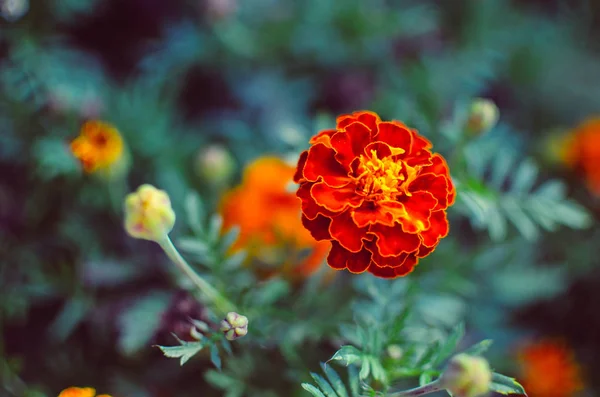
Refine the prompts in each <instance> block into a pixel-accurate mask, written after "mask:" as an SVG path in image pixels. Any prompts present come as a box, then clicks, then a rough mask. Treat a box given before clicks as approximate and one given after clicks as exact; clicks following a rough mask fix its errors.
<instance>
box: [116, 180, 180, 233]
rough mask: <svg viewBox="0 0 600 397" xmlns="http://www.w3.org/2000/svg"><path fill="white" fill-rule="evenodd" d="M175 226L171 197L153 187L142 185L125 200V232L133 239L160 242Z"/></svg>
mask: <svg viewBox="0 0 600 397" xmlns="http://www.w3.org/2000/svg"><path fill="white" fill-rule="evenodd" d="M174 224H175V212H174V211H173V208H172V207H171V200H170V199H169V195H168V194H167V193H166V192H165V191H164V190H159V189H157V188H155V187H154V186H152V185H148V184H145V185H142V186H140V187H139V188H138V190H137V191H136V192H134V193H130V194H128V195H127V197H126V198H125V230H127V233H129V235H130V236H131V237H134V238H141V239H144V240H150V241H159V240H161V239H162V238H164V237H165V236H166V235H168V234H169V233H170V232H171V230H172V229H173V225H174Z"/></svg>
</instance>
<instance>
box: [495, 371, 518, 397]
mask: <svg viewBox="0 0 600 397" xmlns="http://www.w3.org/2000/svg"><path fill="white" fill-rule="evenodd" d="M490 390H492V391H494V392H496V393H500V394H503V395H508V394H523V395H525V396H526V395H527V393H526V392H525V389H523V386H521V385H520V384H519V382H517V381H516V380H515V379H513V378H510V377H508V376H504V375H500V374H497V373H495V372H494V373H493V374H492V384H491V385H490Z"/></svg>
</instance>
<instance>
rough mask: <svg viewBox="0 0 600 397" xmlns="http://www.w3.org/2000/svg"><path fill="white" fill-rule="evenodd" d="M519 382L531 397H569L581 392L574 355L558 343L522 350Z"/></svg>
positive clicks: (550, 342) (578, 372)
mask: <svg viewBox="0 0 600 397" xmlns="http://www.w3.org/2000/svg"><path fill="white" fill-rule="evenodd" d="M517 357H518V360H519V367H520V374H521V375H520V378H519V381H520V382H521V384H522V385H523V387H524V388H525V390H527V394H528V395H529V396H531V397H571V396H573V395H575V394H576V393H577V392H578V391H580V390H581V389H583V381H582V376H581V370H580V367H579V365H578V364H577V362H576V361H575V357H574V355H573V352H572V351H571V350H570V349H569V348H568V347H567V346H566V345H565V344H564V343H563V342H561V341H558V340H552V339H544V340H541V341H538V342H535V343H531V344H528V345H525V346H523V347H521V348H520V349H519V351H518V354H517Z"/></svg>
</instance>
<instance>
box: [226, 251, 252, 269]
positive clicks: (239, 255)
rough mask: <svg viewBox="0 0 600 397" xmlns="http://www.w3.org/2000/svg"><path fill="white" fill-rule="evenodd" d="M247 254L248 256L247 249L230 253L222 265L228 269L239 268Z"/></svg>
mask: <svg viewBox="0 0 600 397" xmlns="http://www.w3.org/2000/svg"><path fill="white" fill-rule="evenodd" d="M247 256H248V253H247V252H246V251H239V252H236V253H235V254H233V255H229V256H228V257H227V258H225V260H223V262H221V264H220V266H221V267H222V268H223V269H228V270H234V269H237V268H239V267H240V266H241V265H242V263H243V262H244V260H246V257H247Z"/></svg>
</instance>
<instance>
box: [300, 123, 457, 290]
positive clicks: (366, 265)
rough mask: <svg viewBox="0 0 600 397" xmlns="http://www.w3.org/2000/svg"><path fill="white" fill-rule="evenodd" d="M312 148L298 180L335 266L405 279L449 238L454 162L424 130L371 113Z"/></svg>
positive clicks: (313, 228)
mask: <svg viewBox="0 0 600 397" xmlns="http://www.w3.org/2000/svg"><path fill="white" fill-rule="evenodd" d="M310 143H311V144H312V146H311V147H310V148H309V149H308V150H307V151H305V152H303V153H302V154H301V155H300V159H299V161H298V166H297V168H296V172H295V173H294V181H296V182H297V183H299V188H298V191H297V196H298V197H299V198H300V200H301V201H302V213H303V216H302V224H303V225H304V227H306V228H307V229H308V230H309V231H310V234H311V235H312V237H313V238H315V239H317V240H319V241H321V240H329V241H330V242H331V244H332V248H331V252H330V253H329V255H328V263H329V265H330V266H331V267H332V268H334V269H338V270H341V269H348V270H349V271H350V272H353V273H362V272H364V271H369V272H371V273H373V274H375V275H376V276H379V277H386V278H391V277H399V276H404V275H406V274H408V273H410V272H411V271H412V270H413V269H414V267H415V266H416V264H417V263H418V260H419V258H422V257H425V256H427V255H429V254H430V253H431V252H432V251H433V250H434V249H435V246H436V245H437V244H438V243H439V241H440V239H441V238H443V237H445V236H446V235H447V234H448V230H449V225H448V220H447V218H446V209H447V208H448V206H450V205H452V204H453V203H454V198H455V188H454V185H453V183H452V180H451V179H450V173H449V170H448V165H447V164H446V161H445V160H444V158H443V157H442V156H440V155H439V154H433V153H431V151H430V150H429V149H431V147H432V145H431V143H430V142H429V141H428V140H427V139H426V138H424V137H422V136H420V135H419V134H418V133H417V131H416V130H414V129H410V128H409V127H407V126H406V125H404V124H403V123H401V122H398V121H392V122H384V121H381V119H380V118H379V116H378V115H377V114H375V113H373V112H366V111H363V112H356V113H353V114H351V115H342V116H340V117H338V118H337V128H336V129H335V130H326V131H323V132H321V133H319V134H317V135H316V136H315V137H313V138H312V139H311V140H310Z"/></svg>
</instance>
